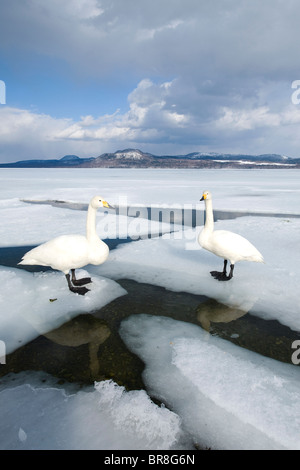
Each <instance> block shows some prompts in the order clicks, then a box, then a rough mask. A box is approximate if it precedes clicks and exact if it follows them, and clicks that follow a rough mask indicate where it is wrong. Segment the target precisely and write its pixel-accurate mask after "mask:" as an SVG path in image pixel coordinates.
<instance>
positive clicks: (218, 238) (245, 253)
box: [198, 191, 264, 281]
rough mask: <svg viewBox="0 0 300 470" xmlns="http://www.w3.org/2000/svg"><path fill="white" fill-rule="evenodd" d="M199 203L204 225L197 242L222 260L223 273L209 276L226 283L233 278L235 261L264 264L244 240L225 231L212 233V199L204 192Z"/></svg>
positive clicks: (260, 256)
mask: <svg viewBox="0 0 300 470" xmlns="http://www.w3.org/2000/svg"><path fill="white" fill-rule="evenodd" d="M200 201H205V216H206V219H205V225H204V228H203V230H202V231H201V232H200V234H199V237H198V242H199V244H200V245H201V246H202V248H205V250H208V251H211V252H212V253H214V254H215V255H217V256H220V257H221V258H223V259H224V268H223V271H221V272H218V271H211V275H212V276H213V277H214V278H215V279H218V280H219V281H228V280H229V279H231V278H232V277H233V269H234V265H235V263H236V262H237V261H256V262H257V263H264V259H263V256H262V254H261V253H260V252H259V251H258V250H257V249H256V248H255V246H253V245H252V243H250V242H249V241H248V240H246V238H244V237H241V236H240V235H237V234H236V233H233V232H229V231H227V230H215V231H214V216H213V208H212V197H211V193H210V192H209V191H204V193H203V196H202V198H201V199H200ZM227 260H229V261H230V272H229V274H228V275H227V274H226V267H227Z"/></svg>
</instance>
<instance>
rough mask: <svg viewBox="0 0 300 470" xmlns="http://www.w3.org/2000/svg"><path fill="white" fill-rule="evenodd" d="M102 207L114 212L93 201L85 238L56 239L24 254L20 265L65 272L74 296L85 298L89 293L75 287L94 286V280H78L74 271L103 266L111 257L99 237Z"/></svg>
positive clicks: (96, 200) (66, 236)
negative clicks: (98, 223)
mask: <svg viewBox="0 0 300 470" xmlns="http://www.w3.org/2000/svg"><path fill="white" fill-rule="evenodd" d="M99 207H107V208H112V209H113V207H112V206H110V204H108V202H106V201H105V200H104V199H103V198H102V197H100V196H95V197H93V199H92V200H91V201H90V203H89V207H88V213H87V220H86V236H84V235H62V236H59V237H56V238H53V239H52V240H49V241H48V242H46V243H43V244H42V245H39V246H37V247H36V248H33V249H32V250H30V251H28V252H27V253H25V255H24V256H23V258H22V261H20V263H18V264H25V265H38V266H50V267H51V268H53V269H57V270H59V271H62V272H63V273H64V274H65V276H66V279H67V282H68V286H69V289H70V290H71V291H72V292H75V293H77V294H80V295H84V294H86V293H87V292H88V291H89V289H87V288H86V287H74V286H82V285H84V284H88V283H90V282H91V278H89V277H88V278H83V279H76V276H75V269H77V268H82V267H83V266H86V265H87V264H95V265H98V264H102V263H104V261H106V259H107V257H108V254H109V248H108V246H107V245H106V243H104V242H103V241H102V240H100V238H99V237H98V235H97V233H96V212H97V209H98V208H99ZM70 270H71V273H72V282H71V278H70Z"/></svg>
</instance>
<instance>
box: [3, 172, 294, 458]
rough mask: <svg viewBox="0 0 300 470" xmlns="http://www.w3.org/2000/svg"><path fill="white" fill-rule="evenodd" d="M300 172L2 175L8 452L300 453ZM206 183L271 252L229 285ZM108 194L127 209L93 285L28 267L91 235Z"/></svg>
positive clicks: (240, 229) (114, 225)
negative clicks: (71, 285) (89, 216)
mask: <svg viewBox="0 0 300 470" xmlns="http://www.w3.org/2000/svg"><path fill="white" fill-rule="evenodd" d="M299 181H300V171H299V170H152V169H149V170H124V169H122V170H116V169H86V170H78V169H73V170H69V169H68V170H65V169H60V170H52V169H50V170H49V169H45V170H41V169H39V170H35V169H33V170H32V169H30V170H27V169H1V170H0V182H1V186H0V188H1V189H0V196H1V198H0V213H1V222H2V223H1V226H0V256H1V258H0V277H1V295H0V307H1V308H0V377H1V378H0V397H1V400H0V412H1V423H0V448H1V449H46V448H48V449H88V448H91V449H151V450H156V449H165V450H167V449H197V448H204V449H205V448H212V449H248V448H249V449H299V448H300V444H299V439H298V436H299V431H300V411H299V406H298V403H299V399H300V392H299V378H300V375H299V374H300V372H299V370H300V369H299V367H297V364H298V362H300V361H299V360H298V355H297V349H299V350H300V333H299V332H300V315H299V313H300V312H299V304H300V303H299V300H300V299H299V282H298V278H299V266H300V253H299V238H300V236H299V233H300V218H299V217H300V186H299ZM206 189H209V190H210V191H211V192H212V194H213V205H214V209H215V211H216V215H217V222H216V223H215V227H216V228H221V229H226V230H232V231H234V232H236V233H239V234H241V235H243V236H245V237H246V238H248V239H249V240H250V241H251V242H252V243H253V244H254V245H255V246H256V247H257V248H258V249H259V251H260V252H261V253H262V254H263V256H264V259H265V264H257V263H246V262H241V263H237V265H236V267H235V273H234V278H233V279H232V280H231V281H229V282H226V283H220V282H218V281H216V280H215V279H213V278H212V277H211V276H210V274H209V272H210V270H212V269H219V270H221V269H222V264H223V262H222V260H221V258H217V257H216V256H214V255H213V254H211V253H209V252H207V251H205V250H202V249H201V248H200V246H199V245H198V243H197V236H198V234H199V232H200V231H201V229H202V225H203V211H204V206H203V203H202V202H200V201H199V200H200V198H201V196H202V193H203V191H204V190H206ZM95 194H100V195H101V196H103V197H104V198H105V199H106V200H107V201H108V202H109V203H110V204H112V205H114V206H115V207H116V208H117V211H115V212H114V211H98V215H97V232H98V234H99V236H100V237H101V238H103V239H105V240H106V242H107V244H108V245H109V247H110V255H109V259H108V260H107V262H106V263H105V264H103V265H101V266H98V267H96V266H86V267H85V268H84V269H83V270H81V272H82V275H85V274H86V273H88V274H89V275H90V276H91V277H92V279H93V283H92V285H91V286H92V287H91V290H90V292H88V294H86V295H85V296H84V297H83V296H78V295H74V294H73V293H71V292H70V291H69V290H68V288H67V284H66V282H65V279H64V276H63V274H62V273H59V272H54V271H52V270H48V269H47V268H42V267H34V266H33V267H26V266H22V269H21V266H18V265H17V263H18V262H19V261H20V259H21V257H22V255H23V254H24V253H25V252H26V251H27V250H28V249H30V248H31V247H33V246H36V245H38V244H39V243H42V242H45V241H47V240H49V239H50V238H53V237H55V236H57V235H61V234H67V233H81V234H84V233H85V219H86V212H85V210H86V207H87V204H88V203H89V200H90V199H91V198H92V197H93V196H94V195H95ZM149 209H150V210H151V211H150V212H149ZM170 213H171V214H172V216H171V219H170ZM191 214H193V215H192V216H191ZM249 214H250V215H249ZM149 216H150V217H151V218H152V220H149ZM182 217H183V218H184V221H185V224H183V223H182ZM299 358H300V353H299ZM229 430H230V431H229Z"/></svg>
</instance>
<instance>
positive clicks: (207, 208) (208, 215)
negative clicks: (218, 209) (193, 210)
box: [204, 199, 214, 231]
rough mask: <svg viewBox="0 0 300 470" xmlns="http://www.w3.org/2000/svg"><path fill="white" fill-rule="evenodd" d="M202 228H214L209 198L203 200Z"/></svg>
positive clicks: (211, 229)
mask: <svg viewBox="0 0 300 470" xmlns="http://www.w3.org/2000/svg"><path fill="white" fill-rule="evenodd" d="M204 228H205V229H206V230H207V231H208V230H210V231H213V229H214V214H213V208H212V201H211V199H206V200H205V225H204Z"/></svg>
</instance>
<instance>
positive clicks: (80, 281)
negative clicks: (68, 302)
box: [72, 277, 92, 286]
mask: <svg viewBox="0 0 300 470" xmlns="http://www.w3.org/2000/svg"><path fill="white" fill-rule="evenodd" d="M72 282H73V284H74V286H84V285H85V284H89V283H90V282H92V279H91V278H90V277H83V278H82V279H75V280H74V281H73V279H72Z"/></svg>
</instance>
